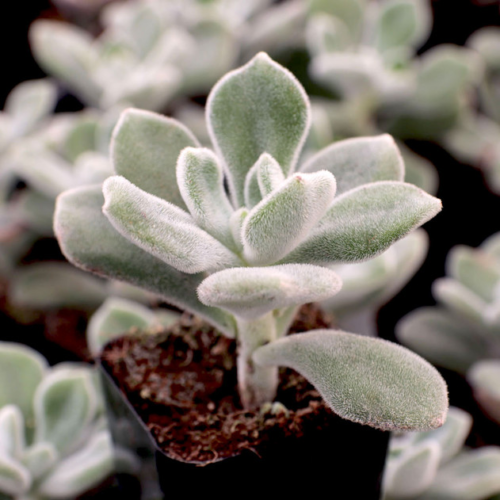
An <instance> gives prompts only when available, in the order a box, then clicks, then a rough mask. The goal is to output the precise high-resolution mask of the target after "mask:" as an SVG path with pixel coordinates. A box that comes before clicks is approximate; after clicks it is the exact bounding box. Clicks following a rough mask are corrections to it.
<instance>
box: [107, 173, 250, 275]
mask: <svg viewBox="0 0 500 500" xmlns="http://www.w3.org/2000/svg"><path fill="white" fill-rule="evenodd" d="M103 192H104V199H105V204H104V206H103V212H104V214H105V215H106V217H107V218H108V219H109V221H110V222H111V224H112V225H113V226H114V228H115V229H116V230H117V231H118V232H119V233H120V234H122V235H123V236H124V237H126V238H127V239H129V240H130V241H131V242H133V243H134V244H136V245H137V246H139V247H140V248H142V249H143V250H146V251H147V252H149V253H151V254H152V255H154V256H155V257H157V258H159V259H161V260H163V261H164V262H166V263H167V264H168V265H170V266H172V267H174V268H175V269H178V270H179V271H182V272H184V273H189V274H195V273H199V272H203V271H207V270H217V269H221V268H224V267H229V266H235V265H238V264H239V263H240V260H239V258H238V257H237V256H236V255H235V254H234V253H232V252H231V251H230V250H229V249H228V248H227V247H225V246H224V245H223V244H222V243H220V242H219V241H217V240H216V239H215V238H213V237H212V236H210V235H209V234H208V233H206V232H205V231H203V230H202V229H200V228H199V227H198V226H197V225H196V224H195V222H194V220H193V219H192V218H191V217H190V215H189V214H188V213H186V212H184V211H183V210H182V209H180V208H179V207H177V206H176V205H173V204H172V203H169V202H167V201H164V200H162V199H161V198H158V197H156V196H154V195H151V194H149V193H146V192H145V191H143V190H142V189H140V188H138V187H136V186H134V185H133V184H132V183H131V182H129V181H128V180H126V179H125V178H123V177H119V176H114V177H110V178H109V179H107V180H106V182H105V183H104V185H103Z"/></svg>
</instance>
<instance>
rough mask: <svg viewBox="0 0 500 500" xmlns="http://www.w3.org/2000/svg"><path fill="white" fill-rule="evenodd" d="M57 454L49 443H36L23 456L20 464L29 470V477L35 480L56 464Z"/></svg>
mask: <svg viewBox="0 0 500 500" xmlns="http://www.w3.org/2000/svg"><path fill="white" fill-rule="evenodd" d="M58 458H59V454H58V453H57V450H56V449H55V448H54V446H53V445H52V444H51V443H44V442H42V443H36V444H34V445H33V446H30V447H29V448H28V449H27V450H26V452H25V453H24V455H23V458H22V463H23V465H24V466H25V467H26V468H27V469H28V470H29V473H30V476H31V477H32V478H33V479H34V480H37V479H39V478H40V477H42V476H43V475H45V473H46V472H47V471H48V470H50V469H51V468H52V467H53V466H54V464H55V463H56V462H57V460H58Z"/></svg>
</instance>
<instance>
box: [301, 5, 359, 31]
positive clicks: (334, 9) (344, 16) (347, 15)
mask: <svg viewBox="0 0 500 500" xmlns="http://www.w3.org/2000/svg"><path fill="white" fill-rule="evenodd" d="M308 4H309V12H310V13H312V14H315V13H327V14H330V15H332V16H335V17H338V18H339V19H341V20H342V21H343V22H344V23H345V24H346V25H347V26H348V27H349V30H350V32H351V34H352V36H353V38H354V39H355V40H357V39H358V37H359V36H360V33H361V28H362V24H363V17H364V11H365V5H366V2H365V1H364V0H308Z"/></svg>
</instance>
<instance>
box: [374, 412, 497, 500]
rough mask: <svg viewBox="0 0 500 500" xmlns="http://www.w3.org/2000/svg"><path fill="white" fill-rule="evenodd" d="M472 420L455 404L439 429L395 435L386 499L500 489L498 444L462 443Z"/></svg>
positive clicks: (427, 499) (470, 495) (441, 499)
mask: <svg viewBox="0 0 500 500" xmlns="http://www.w3.org/2000/svg"><path fill="white" fill-rule="evenodd" d="M471 425H472V418H471V416H470V415H469V414H468V413H466V412H464V411H463V410H460V409H458V408H454V407H451V408H450V409H449V411H448V416H447V418H446V422H445V423H444V425H443V426H442V427H441V428H439V429H436V430H433V431H428V432H409V433H405V434H400V435H395V436H393V437H392V438H391V441H390V445H389V446H390V448H389V456H388V460H387V463H386V468H385V473H384V480H383V491H384V494H383V499H384V500H410V499H415V500H417V499H418V500H487V499H489V498H491V497H492V496H493V495H496V494H500V448H499V447H496V446H487V447H483V448H479V449H474V450H471V449H467V448H464V447H463V446H464V443H465V440H466V438H467V436H468V434H469V432H470V429H471ZM495 498H496V497H495Z"/></svg>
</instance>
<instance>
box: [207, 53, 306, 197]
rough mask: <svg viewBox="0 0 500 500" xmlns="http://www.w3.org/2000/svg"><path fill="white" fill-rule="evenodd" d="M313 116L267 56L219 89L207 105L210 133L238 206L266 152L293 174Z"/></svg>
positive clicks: (282, 71)
mask: <svg viewBox="0 0 500 500" xmlns="http://www.w3.org/2000/svg"><path fill="white" fill-rule="evenodd" d="M309 115H310V112H309V101H308V99H307V96H306V94H305V92H304V90H303V89H302V87H301V85H300V84H299V83H298V81H297V80H296V79H295V77H294V76H293V75H292V74H291V73H290V72H289V71H288V70H286V69H285V68H283V67H281V66H279V65H278V64H276V63H275V62H274V61H272V60H271V59H270V58H269V56H268V55H267V54H264V53H260V54H258V55H257V56H255V57H254V58H253V59H252V60H251V61H250V62H249V63H248V64H246V65H245V66H243V67H242V68H240V69H237V70H234V71H232V72H230V73H228V74H227V75H226V76H224V77H223V78H222V79H221V80H220V81H219V82H218V83H217V84H216V85H215V87H214V88H213V89H212V91H211V92H210V95H209V97H208V102H207V118H208V125H209V132H210V137H211V138H212V142H213V143H214V145H215V147H216V149H217V150H218V151H219V152H220V155H221V156H222V157H223V158H224V161H225V163H226V167H227V172H228V175H229V178H228V180H229V186H230V188H231V195H232V197H233V200H234V202H235V204H236V205H238V206H241V205H243V204H244V200H243V187H244V183H245V177H246V175H247V172H248V171H249V170H250V168H251V167H252V165H253V164H254V163H255V162H256V161H257V160H258V159H259V157H260V155H261V154H262V153H266V152H267V153H269V154H270V155H271V156H272V157H273V158H275V159H276V161H277V162H278V163H279V164H280V166H281V168H282V169H283V173H284V174H285V176H287V175H288V174H289V173H290V172H291V171H292V170H293V168H294V166H295V163H296V161H297V157H298V154H299V152H300V149H301V147H302V145H303V143H304V141H305V138H306V135H307V132H308V128H309V121H310V116H309Z"/></svg>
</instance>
